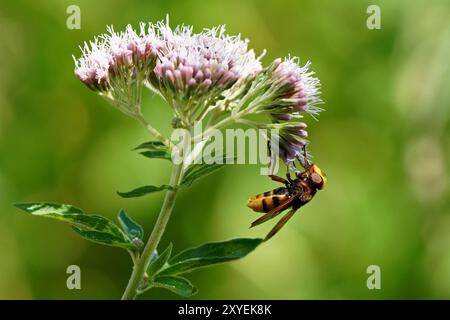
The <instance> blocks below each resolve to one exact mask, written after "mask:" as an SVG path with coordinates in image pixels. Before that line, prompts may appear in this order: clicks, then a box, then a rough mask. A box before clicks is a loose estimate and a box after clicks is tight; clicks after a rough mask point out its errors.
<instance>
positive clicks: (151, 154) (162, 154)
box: [140, 150, 172, 160]
mask: <svg viewBox="0 0 450 320" xmlns="http://www.w3.org/2000/svg"><path fill="white" fill-rule="evenodd" d="M140 154H142V155H143V156H144V157H147V158H150V159H165V160H172V156H171V155H170V152H168V151H163V150H160V151H144V152H140Z"/></svg>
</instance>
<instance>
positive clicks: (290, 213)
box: [264, 209, 297, 241]
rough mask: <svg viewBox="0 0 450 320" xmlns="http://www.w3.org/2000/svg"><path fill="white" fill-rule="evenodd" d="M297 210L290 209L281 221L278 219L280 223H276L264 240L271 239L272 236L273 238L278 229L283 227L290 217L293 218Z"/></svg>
mask: <svg viewBox="0 0 450 320" xmlns="http://www.w3.org/2000/svg"><path fill="white" fill-rule="evenodd" d="M296 211H297V210H294V209H292V210H291V211H289V212H288V213H287V214H286V215H285V216H283V217H282V218H281V219H280V221H278V223H277V224H276V225H275V227H273V228H272V230H270V232H269V233H268V234H267V236H266V238H265V239H264V241H267V240H269V239H270V238H272V237H273V236H274V235H275V234H276V233H277V232H278V231H280V229H281V228H283V226H284V225H285V224H286V222H288V221H289V219H291V218H292V216H293V215H294V213H295V212H296Z"/></svg>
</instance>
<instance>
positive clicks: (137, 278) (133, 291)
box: [122, 163, 183, 300]
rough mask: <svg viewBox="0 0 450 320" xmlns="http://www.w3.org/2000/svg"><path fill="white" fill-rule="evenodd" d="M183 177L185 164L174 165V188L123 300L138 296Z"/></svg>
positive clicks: (135, 266) (167, 196)
mask: <svg viewBox="0 0 450 320" xmlns="http://www.w3.org/2000/svg"><path fill="white" fill-rule="evenodd" d="M182 176H183V163H181V164H174V165H173V167H172V176H171V177H170V182H169V185H170V186H171V187H172V188H171V189H170V190H168V191H167V193H166V197H165V198H164V203H163V205H162V207H161V211H160V212H159V216H158V220H157V221H156V224H155V226H154V227H153V231H152V233H151V235H150V237H149V239H148V241H147V244H146V245H145V247H144V250H143V251H142V254H141V256H140V257H139V258H138V260H137V261H136V264H135V265H134V268H133V272H132V274H131V277H130V280H129V282H128V285H127V288H126V289H125V292H124V293H123V296H122V300H132V299H135V298H136V296H137V295H138V289H139V286H140V284H141V282H142V280H143V278H144V274H145V271H146V269H147V266H148V263H149V261H150V258H151V256H152V253H153V252H154V251H155V250H156V248H157V247H158V244H159V241H160V240H161V237H162V235H163V233H164V231H165V229H166V226H167V223H168V222H169V218H170V215H171V213H172V209H173V207H174V205H175V198H176V195H177V191H178V187H179V185H180V182H181V179H182Z"/></svg>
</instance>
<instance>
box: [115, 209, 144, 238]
mask: <svg viewBox="0 0 450 320" xmlns="http://www.w3.org/2000/svg"><path fill="white" fill-rule="evenodd" d="M118 220H119V223H120V226H121V227H122V230H123V231H125V233H126V234H127V235H128V237H130V239H134V238H139V239H141V240H142V238H144V229H143V228H142V227H141V226H140V225H139V224H138V223H136V222H135V221H134V220H133V219H131V218H130V217H129V216H128V215H127V213H126V212H125V210H123V209H122V210H120V212H119V216H118Z"/></svg>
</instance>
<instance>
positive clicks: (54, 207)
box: [14, 202, 83, 216]
mask: <svg viewBox="0 0 450 320" xmlns="http://www.w3.org/2000/svg"><path fill="white" fill-rule="evenodd" d="M14 206H15V207H16V208H19V209H20V210H23V211H25V212H28V213H31V214H34V215H36V216H39V215H43V216H45V215H46V214H52V213H53V214H58V213H61V214H63V213H83V210H81V209H80V208H77V207H74V206H71V205H69V204H59V203H52V202H29V203H15V204H14Z"/></svg>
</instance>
